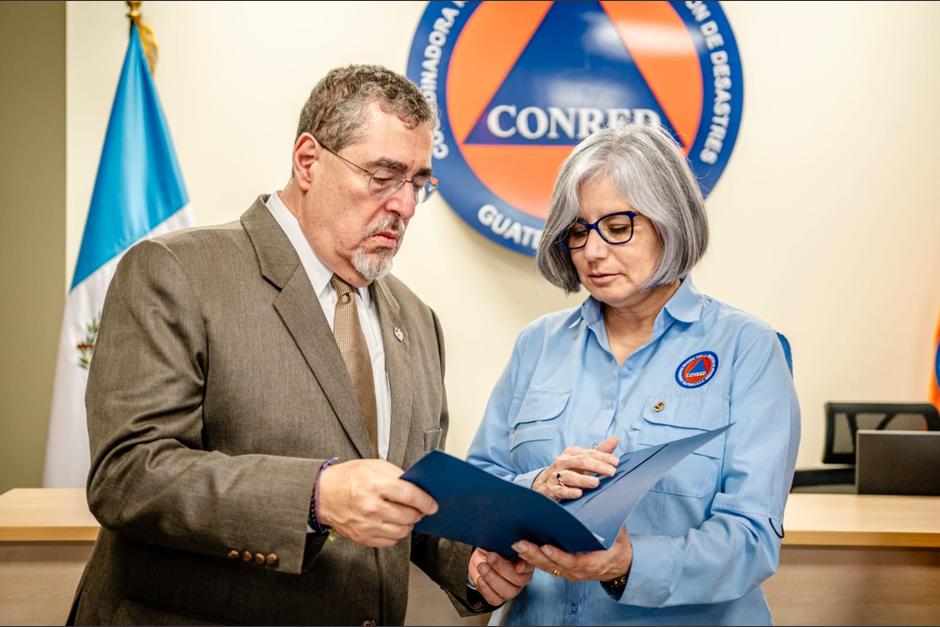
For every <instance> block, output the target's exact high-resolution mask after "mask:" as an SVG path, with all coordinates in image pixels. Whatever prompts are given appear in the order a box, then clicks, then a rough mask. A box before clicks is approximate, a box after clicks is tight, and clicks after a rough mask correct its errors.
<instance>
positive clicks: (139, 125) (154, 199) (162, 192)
mask: <svg viewBox="0 0 940 627" xmlns="http://www.w3.org/2000/svg"><path fill="white" fill-rule="evenodd" d="M188 202H189V197H188V195H187V194H186V188H185V186H184V184H183V176H182V174H181V173H180V168H179V164H178V163H177V161H176V153H175V151H174V150H173V141H172V140H171V139H170V131H169V129H168V128H167V124H166V118H164V116H163V108H162V107H161V106H160V99H159V97H158V96H157V92H156V89H155V87H154V84H153V77H151V75H150V68H149V67H147V58H146V56H145V55H144V50H143V47H142V46H141V43H140V36H139V35H138V34H137V27H136V26H135V25H132V26H131V36H130V42H129V43H128V46H127V54H126V55H125V57H124V68H123V69H122V70H121V80H120V82H119V83H118V88H117V93H116V94H115V96H114V106H113V107H112V109H111V118H110V120H109V121H108V132H107V135H106V136H105V140H104V148H103V149H102V151H101V162H100V163H99V164H98V176H97V178H96V179H95V189H94V192H93V193H92V197H91V206H90V208H89V209H88V220H87V222H86V223H85V233H84V235H83V236H82V245H81V248H80V249H79V253H78V263H77V264H76V266H75V276H74V277H73V279H72V287H71V289H74V288H75V286H76V285H78V284H79V283H81V282H82V281H84V280H85V279H86V278H88V276H89V275H91V274H92V273H93V272H94V271H95V270H97V269H98V268H100V267H101V266H103V265H104V264H106V263H107V262H108V261H110V260H111V259H113V258H114V257H115V256H117V255H119V254H120V253H122V252H123V251H125V250H126V249H127V248H128V247H130V246H131V245H132V244H133V243H134V242H136V241H137V240H139V239H140V238H142V237H143V236H144V235H146V234H147V233H148V232H150V231H151V230H153V229H154V227H156V226H157V225H158V224H160V223H161V222H163V221H164V220H166V219H167V218H169V217H170V216H171V215H173V214H174V213H176V212H177V211H179V210H180V209H182V208H183V207H184V206H186V204H187V203H188Z"/></svg>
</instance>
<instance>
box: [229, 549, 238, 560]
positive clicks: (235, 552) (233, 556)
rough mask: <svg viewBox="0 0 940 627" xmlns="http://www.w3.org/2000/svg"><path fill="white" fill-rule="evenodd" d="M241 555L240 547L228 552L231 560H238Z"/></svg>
mask: <svg viewBox="0 0 940 627" xmlns="http://www.w3.org/2000/svg"><path fill="white" fill-rule="evenodd" d="M239 555H240V553H239V552H238V549H232V550H231V551H229V552H228V558H229V559H230V560H237V559H238V556H239Z"/></svg>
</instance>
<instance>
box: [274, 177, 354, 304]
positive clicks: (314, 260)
mask: <svg viewBox="0 0 940 627" xmlns="http://www.w3.org/2000/svg"><path fill="white" fill-rule="evenodd" d="M265 205H266V206H267V208H268V211H270V212H271V215H272V216H274V219H275V220H276V221H277V223H278V224H279V225H280V227H281V230H283V231H284V234H285V235H287V239H289V240H290V243H291V245H292V246H293V247H294V250H296V251H297V256H298V257H300V263H301V264H302V265H303V267H304V270H305V271H306V273H307V278H309V279H310V285H311V287H313V292H314V294H316V295H317V298H320V299H322V298H323V296H324V295H325V294H326V292H327V290H332V289H333V288H332V286H330V279H331V278H333V271H332V270H331V269H330V267H329V266H327V265H326V264H325V263H323V261H322V260H321V259H320V258H319V257H317V256H316V254H315V253H314V252H313V248H311V247H310V242H308V241H307V237H306V236H305V235H304V232H303V231H302V230H301V228H300V223H299V222H298V221H297V218H296V217H294V214H292V213H291V212H290V209H288V208H287V207H286V206H285V205H284V202H283V201H282V200H281V198H280V196H279V195H278V193H277V192H274V193H273V194H271V195H270V196H269V197H268V200H267V202H266V203H265ZM355 289H356V292H358V293H359V296H360V298H362V299H363V301H364V302H365V303H367V304H368V302H369V289H368V288H355Z"/></svg>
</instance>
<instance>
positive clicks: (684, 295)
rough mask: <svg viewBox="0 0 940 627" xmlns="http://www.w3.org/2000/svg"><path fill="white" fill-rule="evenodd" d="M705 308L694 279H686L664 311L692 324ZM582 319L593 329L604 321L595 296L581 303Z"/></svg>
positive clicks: (575, 321)
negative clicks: (693, 281)
mask: <svg viewBox="0 0 940 627" xmlns="http://www.w3.org/2000/svg"><path fill="white" fill-rule="evenodd" d="M704 308H705V296H703V295H702V294H701V293H700V292H699V291H698V290H696V289H695V285H694V284H693V283H692V277H686V278H684V279H683V280H682V282H681V283H680V284H679V289H677V290H676V293H675V294H673V295H672V297H671V298H670V299H669V300H668V301H666V306H665V307H664V308H663V309H664V311H665V312H666V313H668V314H669V315H670V316H672V317H673V318H674V319H676V320H678V321H680V322H689V323H691V322H697V321H698V320H699V319H700V318H701V317H702V310H703V309H704ZM662 314H663V312H660V314H659V316H657V324H659V318H661V317H662ZM581 319H582V320H583V321H584V323H585V324H587V326H588V327H592V328H593V327H594V326H595V325H596V324H597V323H598V322H600V321H601V320H603V319H604V315H603V307H602V305H601V303H600V302H599V301H597V300H595V299H594V297H593V296H588V297H587V298H586V299H585V300H584V302H583V303H581ZM576 324H578V321H577V320H574V321H573V322H572V324H571V326H575V325H576Z"/></svg>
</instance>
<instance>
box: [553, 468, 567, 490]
mask: <svg viewBox="0 0 940 627" xmlns="http://www.w3.org/2000/svg"><path fill="white" fill-rule="evenodd" d="M555 481H557V482H558V485H560V486H561V487H565V482H564V481H562V478H561V471H560V470H559V471H558V472H556V473H555Z"/></svg>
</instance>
